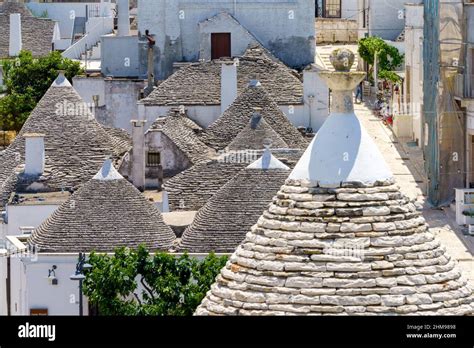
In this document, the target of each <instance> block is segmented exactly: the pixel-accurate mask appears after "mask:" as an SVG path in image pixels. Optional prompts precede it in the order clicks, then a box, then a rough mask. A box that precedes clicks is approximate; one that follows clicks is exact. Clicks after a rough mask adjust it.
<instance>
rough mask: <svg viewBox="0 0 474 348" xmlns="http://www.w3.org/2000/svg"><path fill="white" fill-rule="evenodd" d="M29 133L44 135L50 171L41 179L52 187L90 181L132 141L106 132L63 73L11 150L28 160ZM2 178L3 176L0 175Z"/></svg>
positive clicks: (47, 170)
mask: <svg viewBox="0 0 474 348" xmlns="http://www.w3.org/2000/svg"><path fill="white" fill-rule="evenodd" d="M27 133H41V134H44V135H45V137H44V144H45V165H46V170H45V173H43V175H42V177H41V178H40V180H41V183H42V185H44V186H45V187H47V188H48V190H61V189H63V188H74V189H76V188H78V187H79V186H80V185H81V184H83V183H85V182H87V181H88V180H90V179H91V178H92V177H93V176H94V175H95V173H97V171H98V170H99V169H100V168H101V166H102V164H103V163H104V160H105V159H106V158H107V157H109V156H112V157H113V159H114V160H115V163H116V164H120V163H121V160H122V157H123V155H124V154H125V153H127V151H128V150H130V144H129V143H127V142H126V141H123V140H122V139H119V138H118V137H117V136H116V135H115V134H114V133H112V132H108V131H106V130H105V129H104V128H103V127H102V126H101V125H100V124H99V123H98V122H97V121H96V120H95V118H94V115H93V114H92V113H91V111H90V110H89V106H88V105H87V104H86V103H85V102H84V100H83V99H82V98H81V97H80V96H79V94H78V93H77V92H76V90H75V89H74V88H73V87H72V85H71V84H70V83H69V81H68V80H67V79H66V77H65V76H64V75H63V74H62V73H60V74H59V76H58V77H57V78H56V80H55V81H54V82H53V83H52V85H51V86H50V88H49V89H48V90H47V91H46V93H45V94H44V96H43V97H42V98H41V100H40V101H39V102H38V105H37V106H36V107H35V109H34V110H33V111H32V112H31V115H30V116H29V117H28V119H27V120H26V122H25V124H24V125H23V127H22V129H21V131H20V133H19V134H18V136H17V137H16V138H15V140H14V141H13V143H12V144H11V145H10V146H9V147H8V151H7V153H11V154H14V153H18V156H20V162H24V153H25V138H24V136H23V135H25V134H27ZM0 180H1V178H0Z"/></svg>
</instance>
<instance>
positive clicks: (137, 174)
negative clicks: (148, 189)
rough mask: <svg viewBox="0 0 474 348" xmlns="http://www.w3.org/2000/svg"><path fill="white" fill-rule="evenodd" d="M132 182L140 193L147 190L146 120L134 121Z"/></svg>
mask: <svg viewBox="0 0 474 348" xmlns="http://www.w3.org/2000/svg"><path fill="white" fill-rule="evenodd" d="M130 122H131V123H132V141H133V150H132V181H133V185H134V186H135V187H136V188H137V189H139V190H140V191H142V192H143V191H144V190H145V123H146V121H145V120H132V121H130Z"/></svg>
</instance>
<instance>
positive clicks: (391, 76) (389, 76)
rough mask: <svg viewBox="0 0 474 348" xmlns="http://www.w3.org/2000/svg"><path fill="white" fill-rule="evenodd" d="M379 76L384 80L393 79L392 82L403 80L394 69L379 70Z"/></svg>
mask: <svg viewBox="0 0 474 348" xmlns="http://www.w3.org/2000/svg"><path fill="white" fill-rule="evenodd" d="M379 78H380V79H382V80H387V81H392V82H401V81H402V78H401V77H400V76H399V75H397V74H396V73H395V72H393V71H386V70H383V71H381V72H379Z"/></svg>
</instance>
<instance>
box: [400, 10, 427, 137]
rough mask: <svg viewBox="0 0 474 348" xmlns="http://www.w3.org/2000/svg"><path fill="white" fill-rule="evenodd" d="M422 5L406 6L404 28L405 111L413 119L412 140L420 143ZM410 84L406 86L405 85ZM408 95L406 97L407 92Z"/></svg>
mask: <svg viewBox="0 0 474 348" xmlns="http://www.w3.org/2000/svg"><path fill="white" fill-rule="evenodd" d="M422 40H423V5H414V4H411V5H407V6H406V28H405V45H406V47H405V63H406V64H405V65H406V73H407V74H406V75H408V71H409V74H410V81H407V79H405V86H404V90H405V94H406V95H405V104H406V109H407V110H406V111H407V113H408V114H410V115H411V116H412V117H413V140H415V141H416V140H418V143H419V144H420V145H421V141H422V118H421V110H422V104H423V46H422V42H423V41H422ZM408 83H409V84H410V86H408V85H407V84H408ZM408 91H409V92H410V95H409V96H408V95H407V92H408Z"/></svg>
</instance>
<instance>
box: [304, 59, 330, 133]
mask: <svg viewBox="0 0 474 348" xmlns="http://www.w3.org/2000/svg"><path fill="white" fill-rule="evenodd" d="M319 71H320V69H319V68H318V67H317V66H315V65H311V66H310V67H308V68H307V69H305V70H304V71H303V94H304V95H303V99H304V113H305V118H306V119H307V120H308V121H307V122H308V123H307V128H308V129H312V130H313V132H317V131H318V130H319V128H321V126H322V125H323V123H324V122H325V121H326V119H327V118H328V116H329V105H328V103H329V89H328V87H327V85H326V82H324V81H323V79H321V77H320V76H319Z"/></svg>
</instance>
